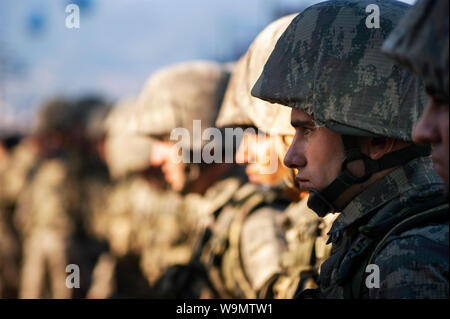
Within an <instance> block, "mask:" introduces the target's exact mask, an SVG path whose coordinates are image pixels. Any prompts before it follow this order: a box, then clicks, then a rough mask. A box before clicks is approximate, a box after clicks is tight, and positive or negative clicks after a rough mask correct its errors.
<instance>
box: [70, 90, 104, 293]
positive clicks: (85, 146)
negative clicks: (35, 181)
mask: <svg viewBox="0 0 450 319" xmlns="http://www.w3.org/2000/svg"><path fill="white" fill-rule="evenodd" d="M109 110H110V106H109V105H108V104H107V103H106V102H105V101H103V99H101V98H100V97H96V96H86V97H82V98H79V99H78V100H75V101H73V102H72V103H71V106H70V110H69V117H70V124H69V126H70V127H69V139H68V140H69V143H67V144H66V145H65V149H64V152H65V159H66V161H67V163H68V167H69V174H70V177H69V178H70V181H71V184H72V186H71V187H72V189H71V194H72V197H73V200H74V202H75V204H74V205H73V206H71V207H70V216H71V218H72V221H73V223H74V226H75V229H74V234H73V236H71V237H70V242H69V250H70V255H69V263H73V264H77V265H78V266H79V267H80V288H79V289H74V291H73V295H72V297H74V298H82V297H85V296H86V294H87V291H88V289H89V287H90V286H91V282H90V281H91V278H92V271H93V269H94V266H95V264H96V262H97V258H98V256H99V255H100V254H101V253H102V252H103V251H105V250H107V245H106V243H105V242H102V241H99V240H98V239H97V238H96V237H95V235H94V233H93V232H92V229H91V228H90V224H89V221H90V220H91V216H92V215H93V214H94V212H96V211H101V210H104V209H105V200H106V195H107V190H108V186H109V184H110V179H109V173H108V169H107V167H106V164H105V154H104V144H105V135H106V131H105V118H106V116H107V115H108V113H109Z"/></svg>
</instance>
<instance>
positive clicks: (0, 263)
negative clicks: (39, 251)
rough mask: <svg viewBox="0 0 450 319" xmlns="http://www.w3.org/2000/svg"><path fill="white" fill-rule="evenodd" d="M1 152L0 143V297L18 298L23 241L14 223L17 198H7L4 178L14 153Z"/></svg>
mask: <svg viewBox="0 0 450 319" xmlns="http://www.w3.org/2000/svg"><path fill="white" fill-rule="evenodd" d="M1 152H2V145H1V144H0V298H17V294H18V288H19V265H20V253H21V252H20V244H21V243H20V238H19V236H18V234H17V231H16V228H15V226H14V224H13V212H14V206H15V200H12V198H11V197H10V198H7V196H6V192H5V189H6V187H7V184H6V182H5V178H4V176H5V175H6V173H7V172H8V167H9V166H10V165H11V157H12V155H11V154H10V153H11V152H10V151H9V150H5V153H4V154H2V153H1ZM2 155H4V156H2Z"/></svg>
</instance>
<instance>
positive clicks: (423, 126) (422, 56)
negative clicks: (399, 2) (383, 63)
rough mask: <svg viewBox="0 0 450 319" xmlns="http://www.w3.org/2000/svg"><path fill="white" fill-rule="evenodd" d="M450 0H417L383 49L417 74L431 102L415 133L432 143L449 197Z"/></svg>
mask: <svg viewBox="0 0 450 319" xmlns="http://www.w3.org/2000/svg"><path fill="white" fill-rule="evenodd" d="M448 5H449V3H448V1H442V0H433V1H418V2H417V3H416V5H415V6H414V7H413V8H411V10H410V11H409V12H408V14H406V15H405V17H404V18H403V19H402V21H401V22H400V23H399V25H398V26H397V28H396V29H395V30H394V31H393V32H392V35H390V36H389V38H388V39H387V40H386V42H385V43H384V44H383V50H384V51H385V52H386V53H388V54H389V55H390V56H392V57H393V58H394V59H395V60H397V61H398V62H399V63H401V64H403V65H404V66H406V67H408V68H409V69H410V70H412V71H413V72H415V73H416V74H418V75H419V76H420V77H421V78H422V80H423V81H424V82H425V88H426V89H427V93H428V95H429V98H430V101H429V103H428V105H427V107H426V109H425V111H424V113H423V114H422V116H421V117H420V119H419V121H418V123H417V125H416V127H415V129H414V133H413V139H414V142H416V143H430V144H431V145H432V156H431V158H432V159H433V162H434V164H435V169H436V171H437V173H438V174H439V175H440V176H441V177H442V178H443V179H444V181H445V183H447V196H448V167H449V162H448V153H449V152H448V148H449V138H448V105H449V104H448V103H449V102H448V94H449V92H448V88H449V82H448V73H449V69H448V36H449V33H448V30H449V28H448Z"/></svg>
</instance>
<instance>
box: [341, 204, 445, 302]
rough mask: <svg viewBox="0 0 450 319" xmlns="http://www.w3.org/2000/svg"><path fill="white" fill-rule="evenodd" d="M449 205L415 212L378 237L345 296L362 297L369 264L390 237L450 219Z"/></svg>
mask: <svg viewBox="0 0 450 319" xmlns="http://www.w3.org/2000/svg"><path fill="white" fill-rule="evenodd" d="M448 213H449V206H448V203H445V204H442V205H439V206H437V207H433V208H431V209H429V210H427V211H425V212H422V213H418V214H415V215H413V216H411V217H408V218H406V219H404V220H402V221H400V222H399V223H397V224H395V225H393V226H392V227H391V228H390V229H389V230H388V231H387V233H386V234H385V235H384V236H380V237H378V239H377V240H376V241H375V242H374V243H373V244H372V245H371V249H369V250H368V251H367V252H366V254H365V257H364V258H363V260H362V261H361V262H360V267H359V268H358V269H357V271H356V272H355V273H354V274H355V275H354V276H353V277H352V280H349V281H348V282H347V283H346V284H345V285H344V297H345V298H357V299H359V298H361V297H362V296H361V288H362V286H363V285H364V274H365V270H366V268H367V266H368V265H370V264H372V262H373V261H374V259H375V257H376V256H377V255H378V253H379V252H380V250H381V249H382V248H383V247H384V246H385V245H386V243H387V241H388V239H389V238H390V237H392V236H395V235H397V234H400V233H402V232H405V231H408V230H411V229H413V228H416V227H418V226H421V225H426V224H429V223H433V222H441V221H445V220H447V221H448Z"/></svg>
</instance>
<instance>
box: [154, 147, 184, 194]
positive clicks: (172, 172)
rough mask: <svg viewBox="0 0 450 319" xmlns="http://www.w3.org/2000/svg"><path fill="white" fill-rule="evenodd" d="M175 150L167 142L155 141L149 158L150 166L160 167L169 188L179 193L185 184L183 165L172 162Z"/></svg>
mask: <svg viewBox="0 0 450 319" xmlns="http://www.w3.org/2000/svg"><path fill="white" fill-rule="evenodd" d="M176 151H177V149H176V148H174V147H173V144H171V143H168V142H160V141H157V142H155V144H154V145H153V149H152V154H151V156H150V164H151V165H152V166H155V167H161V170H162V172H163V174H164V178H165V180H166V182H167V183H168V184H169V185H170V187H171V188H172V189H173V190H174V191H176V192H180V191H181V190H182V189H183V187H184V184H185V183H186V173H185V164H184V163H183V162H180V163H176V162H174V160H173V159H174V158H175V156H174V152H176Z"/></svg>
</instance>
